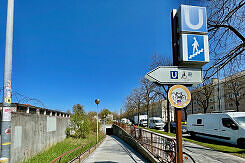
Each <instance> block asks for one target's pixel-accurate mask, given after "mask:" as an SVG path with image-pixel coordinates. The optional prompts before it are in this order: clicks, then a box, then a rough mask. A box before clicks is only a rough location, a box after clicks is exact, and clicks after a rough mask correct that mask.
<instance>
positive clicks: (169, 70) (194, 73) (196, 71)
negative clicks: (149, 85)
mask: <svg viewBox="0 0 245 163" xmlns="http://www.w3.org/2000/svg"><path fill="white" fill-rule="evenodd" d="M145 78H146V79H148V80H150V81H152V82H156V83H158V84H198V83H202V69H201V68H189V67H178V66H159V67H157V68H155V69H154V70H152V71H150V72H148V73H147V74H146V75H145Z"/></svg>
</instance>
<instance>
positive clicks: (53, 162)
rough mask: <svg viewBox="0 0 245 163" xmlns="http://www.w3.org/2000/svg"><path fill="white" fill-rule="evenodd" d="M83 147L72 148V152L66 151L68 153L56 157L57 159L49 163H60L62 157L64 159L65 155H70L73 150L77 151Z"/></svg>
mask: <svg viewBox="0 0 245 163" xmlns="http://www.w3.org/2000/svg"><path fill="white" fill-rule="evenodd" d="M84 146H85V145H81V146H79V147H77V148H74V149H72V150H70V151H68V152H66V153H63V154H62V155H60V156H59V157H57V158H55V159H54V160H53V161H51V162H50V163H55V162H56V161H58V160H59V163H60V160H61V159H62V157H64V156H65V155H67V154H69V153H71V152H73V151H75V150H77V149H79V148H82V147H84Z"/></svg>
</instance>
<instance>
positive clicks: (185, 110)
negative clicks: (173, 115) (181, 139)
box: [184, 107, 187, 121]
mask: <svg viewBox="0 0 245 163" xmlns="http://www.w3.org/2000/svg"><path fill="white" fill-rule="evenodd" d="M184 112H185V121H187V107H184Z"/></svg>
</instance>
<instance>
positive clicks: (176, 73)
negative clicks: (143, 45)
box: [145, 5, 209, 163]
mask: <svg viewBox="0 0 245 163" xmlns="http://www.w3.org/2000/svg"><path fill="white" fill-rule="evenodd" d="M171 26H172V50H173V65H174V66H159V67H157V68H156V69H154V70H152V71H150V72H148V73H147V74H146V75H145V78H146V79H148V80H150V81H152V82H156V83H158V84H161V85H174V86H173V87H171V89H170V90H169V92H168V99H169V101H170V103H171V104H172V105H173V106H174V107H175V108H176V116H177V124H176V126H177V135H176V138H177V162H178V163H182V162H183V152H182V130H181V108H184V107H186V106H187V105H188V104H189V102H190V100H191V94H190V92H189V90H188V89H187V88H186V87H185V86H183V85H175V84H184V85H189V86H190V85H193V84H199V83H202V69H201V67H202V66H203V65H204V64H206V63H208V62H209V46H208V36H207V14H206V8H205V7H198V6H187V5H181V6H180V8H179V10H176V9H173V11H172V13H171ZM180 65H181V66H185V67H179V66H180ZM194 67H195V68H194Z"/></svg>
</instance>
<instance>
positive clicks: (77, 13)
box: [0, 0, 190, 112]
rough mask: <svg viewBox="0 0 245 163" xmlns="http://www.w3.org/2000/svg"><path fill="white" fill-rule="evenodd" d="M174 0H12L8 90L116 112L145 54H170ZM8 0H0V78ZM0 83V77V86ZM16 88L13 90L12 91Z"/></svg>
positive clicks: (56, 104) (143, 67)
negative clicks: (99, 102)
mask: <svg viewBox="0 0 245 163" xmlns="http://www.w3.org/2000/svg"><path fill="white" fill-rule="evenodd" d="M188 2H190V1H178V0H175V1H174V0H168V1H166V0H42V1H30V0H21V1H17V0H16V1H15V10H14V12H15V13H14V44H13V77H12V85H13V91H17V92H19V93H21V94H23V95H25V96H27V97H32V98H37V99H39V100H41V101H42V102H43V103H44V104H45V105H46V106H47V107H48V108H50V109H56V110H61V111H66V110H68V109H70V110H71V108H72V106H73V105H74V104H78V103H79V104H82V105H84V106H85V110H86V111H87V112H88V111H95V110H96V104H95V103H94V100H95V99H96V98H99V99H100V100H101V104H100V105H99V107H100V108H108V109H109V110H111V111H117V112H119V110H120V108H121V107H122V104H123V101H124V98H125V97H126V96H127V95H128V94H129V93H130V91H131V90H132V89H133V88H135V87H137V86H138V83H139V79H140V78H142V77H143V76H144V75H145V74H146V73H147V71H148V70H147V67H148V65H149V63H150V62H151V56H152V55H153V54H154V52H157V53H159V54H161V55H163V56H167V57H170V56H171V25H170V23H171V22H170V13H171V10H172V9H173V8H178V7H179V5H180V4H181V3H188ZM6 6H7V0H4V1H1V2H0V54H1V55H0V56H1V57H0V82H1V83H3V67H4V53H5V48H4V47H5V28H6V26H5V25H6V23H5V22H6V13H7V11H6ZM2 85H3V84H0V86H2ZM13 96H14V94H13Z"/></svg>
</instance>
